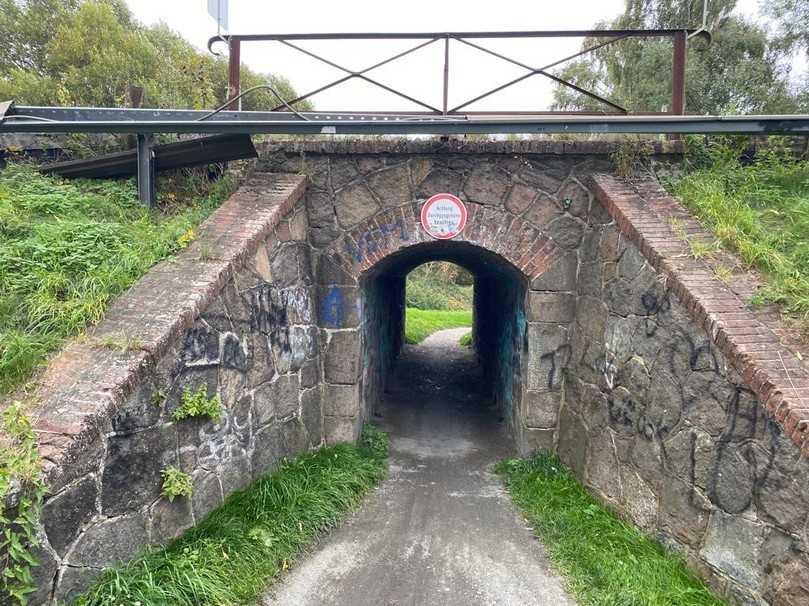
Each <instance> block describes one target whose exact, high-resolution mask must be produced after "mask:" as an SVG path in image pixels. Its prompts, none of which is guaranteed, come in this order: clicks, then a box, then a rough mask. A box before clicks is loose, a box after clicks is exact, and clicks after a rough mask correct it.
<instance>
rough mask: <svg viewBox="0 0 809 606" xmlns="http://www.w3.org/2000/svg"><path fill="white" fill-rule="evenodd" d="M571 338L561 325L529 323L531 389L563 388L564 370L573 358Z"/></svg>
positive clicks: (529, 378) (528, 386) (529, 387)
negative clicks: (569, 343) (569, 340)
mask: <svg viewBox="0 0 809 606" xmlns="http://www.w3.org/2000/svg"><path fill="white" fill-rule="evenodd" d="M567 339H568V333H567V329H566V328H565V327H564V326H561V325H559V324H544V323H538V322H530V323H529V324H528V364H527V366H528V380H527V382H526V385H527V388H528V389H530V390H536V391H555V390H558V389H561V387H562V381H563V378H564V369H565V368H566V366H567V363H568V361H569V360H570V346H569V345H568V340H567Z"/></svg>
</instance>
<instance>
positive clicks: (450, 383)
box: [264, 242, 574, 606]
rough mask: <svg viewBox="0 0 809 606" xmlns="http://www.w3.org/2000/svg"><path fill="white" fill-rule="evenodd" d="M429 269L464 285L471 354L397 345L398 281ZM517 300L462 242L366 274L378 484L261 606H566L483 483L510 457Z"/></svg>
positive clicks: (365, 322) (419, 249) (407, 253)
mask: <svg viewBox="0 0 809 606" xmlns="http://www.w3.org/2000/svg"><path fill="white" fill-rule="evenodd" d="M436 260H442V261H450V262H452V263H455V264H457V265H460V266H461V267H464V268H466V269H468V270H469V271H470V272H471V273H472V274H473V276H474V297H473V308H474V309H473V319H474V328H473V333H474V339H473V341H474V346H475V350H474V351H473V350H472V349H469V348H467V347H461V346H460V344H459V343H458V338H459V337H460V336H461V335H462V334H463V333H464V332H466V331H467V330H468V328H462V329H456V330H448V331H439V332H437V333H434V334H433V335H431V336H429V337H427V339H425V341H423V342H422V343H421V344H419V345H405V344H404V338H403V336H404V324H405V294H406V293H405V289H406V277H407V274H408V272H410V271H411V270H413V269H414V268H416V267H418V266H419V265H421V264H423V263H425V262H428V261H436ZM526 286H527V285H526V283H525V281H524V280H523V278H522V277H521V274H519V273H518V272H517V271H516V270H515V269H514V268H513V267H512V266H511V265H510V264H509V263H508V262H507V261H505V260H504V259H503V258H501V257H499V256H498V255H497V254H495V253H492V252H490V251H486V250H484V249H482V248H480V247H476V246H473V245H470V244H467V243H464V242H427V243H421V244H416V245H413V246H410V247H408V248H406V249H404V250H401V251H399V252H396V253H393V254H391V255H389V256H387V257H385V258H384V260H382V261H380V262H378V263H377V264H376V265H375V266H374V267H373V268H371V269H370V271H369V273H368V274H367V275H366V277H365V279H364V280H363V281H362V282H361V284H360V287H361V290H362V292H363V295H362V305H361V308H362V321H361V323H360V326H361V333H362V356H361V360H362V364H361V369H362V372H361V374H362V381H361V385H362V386H363V387H362V389H363V393H362V400H363V403H364V408H365V415H366V416H367V417H373V422H374V423H375V424H377V425H379V426H381V427H382V429H383V430H385V431H386V432H387V433H388V435H389V438H390V452H389V465H388V469H389V475H388V477H387V479H386V480H385V481H384V482H383V483H382V485H381V487H380V488H379V490H377V491H375V492H374V493H373V494H372V495H371V497H370V498H369V499H368V501H367V502H366V503H365V504H363V506H362V507H361V508H360V509H359V511H358V512H357V513H356V514H355V515H353V516H352V517H351V519H350V520H349V521H348V522H347V523H346V524H345V525H343V526H341V527H340V528H339V529H338V530H337V531H336V532H335V533H333V534H332V535H330V536H329V537H328V538H327V539H326V540H325V541H324V542H322V543H321V544H319V545H318V547H317V549H316V551H315V553H314V554H313V555H312V556H311V557H310V558H308V559H307V560H306V561H305V562H304V563H302V565H301V566H300V567H299V568H297V569H296V570H295V571H294V572H293V573H292V574H291V575H290V576H288V577H286V578H285V579H284V580H283V582H282V583H281V585H280V586H279V587H278V589H277V591H275V592H273V594H272V595H271V597H270V598H269V599H268V600H267V601H265V602H264V606H281V605H282V604H300V605H301V606H315V605H317V606H324V605H327V606H337V605H344V604H352V605H355V606H377V605H378V604H445V605H447V606H472V605H481V606H482V605H483V604H525V605H531V606H540V605H541V606H547V605H549V604H553V605H554V606H573V604H574V602H573V601H572V600H571V599H570V598H569V597H568V595H567V594H566V592H565V590H564V586H563V583H562V582H561V580H560V579H559V578H558V577H557V576H556V575H555V574H554V573H553V572H552V571H551V570H550V566H549V564H548V560H547V557H546V555H545V553H544V550H543V549H542V546H541V544H540V543H539V542H538V541H536V540H535V539H534V538H533V537H532V535H531V532H530V531H529V530H528V529H527V528H526V527H525V524H524V522H521V521H520V518H519V516H518V515H517V512H516V511H515V509H514V507H513V505H512V503H511V501H510V498H509V496H508V494H507V493H506V491H505V490H504V489H503V486H502V483H501V481H500V479H499V478H498V477H497V476H496V474H495V472H494V466H495V464H496V463H497V462H499V461H501V460H502V459H504V458H506V457H509V456H512V455H513V454H514V451H515V450H516V446H517V444H516V440H515V438H516V433H515V428H516V426H517V425H518V423H515V422H514V418H515V417H516V416H518V412H517V411H516V410H514V409H515V407H516V406H517V405H516V404H515V403H517V402H519V401H520V396H521V395H522V394H521V393H520V390H521V389H522V386H521V384H522V379H521V377H522V376H523V374H524V370H523V367H524V365H525V358H526V357H527V354H526V353H525V334H526V321H525V313H524V301H525V295H526ZM332 338H334V337H332Z"/></svg>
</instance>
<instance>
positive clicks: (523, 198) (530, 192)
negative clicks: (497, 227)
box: [506, 183, 537, 215]
mask: <svg viewBox="0 0 809 606" xmlns="http://www.w3.org/2000/svg"><path fill="white" fill-rule="evenodd" d="M536 196H537V192H536V191H535V190H534V189H532V188H530V187H526V186H525V185H522V184H520V183H517V184H515V185H514V187H512V188H511V191H510V192H509V193H508V197H507V198H506V210H507V211H509V212H512V213H514V214H515V215H519V214H520V213H522V212H523V211H525V209H526V208H528V207H529V206H530V205H531V203H532V202H533V201H534V198H536Z"/></svg>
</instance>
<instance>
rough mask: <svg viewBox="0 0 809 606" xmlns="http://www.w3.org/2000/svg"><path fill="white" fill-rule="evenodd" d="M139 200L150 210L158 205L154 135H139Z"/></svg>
mask: <svg viewBox="0 0 809 606" xmlns="http://www.w3.org/2000/svg"><path fill="white" fill-rule="evenodd" d="M138 199H139V200H140V201H141V202H143V203H144V204H146V206H148V207H149V208H154V207H155V204H156V203H157V192H156V191H155V158H154V135H151V134H142V133H138Z"/></svg>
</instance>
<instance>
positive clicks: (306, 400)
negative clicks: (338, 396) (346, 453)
mask: <svg viewBox="0 0 809 606" xmlns="http://www.w3.org/2000/svg"><path fill="white" fill-rule="evenodd" d="M320 392H321V387H320V386H319V385H318V386H316V387H312V388H311V389H305V390H303V391H301V421H303V424H304V426H305V427H306V431H307V433H308V434H309V441H310V443H311V445H312V446H318V445H319V444H320V443H321V442H322V441H323V411H322V408H321V397H320V396H321V393H320Z"/></svg>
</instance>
